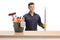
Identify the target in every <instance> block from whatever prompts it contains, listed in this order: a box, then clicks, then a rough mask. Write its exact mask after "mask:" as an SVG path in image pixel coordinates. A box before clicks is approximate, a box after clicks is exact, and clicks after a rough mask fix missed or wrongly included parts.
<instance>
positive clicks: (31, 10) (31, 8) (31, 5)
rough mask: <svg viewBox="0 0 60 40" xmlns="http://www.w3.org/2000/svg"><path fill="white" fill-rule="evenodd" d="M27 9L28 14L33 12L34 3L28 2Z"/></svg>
mask: <svg viewBox="0 0 60 40" xmlns="http://www.w3.org/2000/svg"><path fill="white" fill-rule="evenodd" d="M28 8H29V10H30V12H34V3H33V2H30V3H29V4H28Z"/></svg>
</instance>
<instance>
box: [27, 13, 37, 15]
mask: <svg viewBox="0 0 60 40" xmlns="http://www.w3.org/2000/svg"><path fill="white" fill-rule="evenodd" d="M28 14H29V15H31V14H30V12H29V13H28ZM35 14H36V13H35V12H34V15H35Z"/></svg>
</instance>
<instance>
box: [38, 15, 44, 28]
mask: <svg viewBox="0 0 60 40" xmlns="http://www.w3.org/2000/svg"><path fill="white" fill-rule="evenodd" d="M38 25H39V26H41V27H42V28H44V27H43V23H42V22H41V18H40V16H39V18H38Z"/></svg>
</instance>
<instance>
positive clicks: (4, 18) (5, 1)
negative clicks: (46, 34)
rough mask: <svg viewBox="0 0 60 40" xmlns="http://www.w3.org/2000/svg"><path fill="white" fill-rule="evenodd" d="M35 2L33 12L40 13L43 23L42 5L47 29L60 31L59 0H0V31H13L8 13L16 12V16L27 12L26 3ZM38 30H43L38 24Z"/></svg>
mask: <svg viewBox="0 0 60 40" xmlns="http://www.w3.org/2000/svg"><path fill="white" fill-rule="evenodd" d="M29 2H34V3H35V12H36V13H37V14H39V15H40V17H41V20H42V23H44V7H46V11H47V12H46V14H47V16H46V17H47V18H46V19H47V27H46V30H47V31H60V18H59V17H60V15H59V14H60V6H59V3H60V1H59V0H0V31H5V30H6V31H14V29H13V26H12V25H13V23H12V18H11V16H8V14H9V13H13V12H16V13H17V16H23V15H24V14H26V13H28V11H29V10H28V3H29ZM38 30H39V31H43V29H42V28H41V27H39V26H38Z"/></svg>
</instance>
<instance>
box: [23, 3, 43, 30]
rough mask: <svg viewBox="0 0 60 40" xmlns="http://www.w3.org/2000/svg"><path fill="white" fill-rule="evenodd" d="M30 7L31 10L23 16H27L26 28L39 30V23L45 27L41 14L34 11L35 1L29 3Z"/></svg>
mask: <svg viewBox="0 0 60 40" xmlns="http://www.w3.org/2000/svg"><path fill="white" fill-rule="evenodd" d="M28 9H29V12H28V13H27V14H25V15H24V16H23V17H24V18H25V22H26V29H25V30H29V31H37V24H38V25H39V26H41V27H42V28H44V26H43V24H42V22H41V18H40V16H39V15H38V14H36V13H35V12H34V3H33V2H31V3H29V4H28Z"/></svg>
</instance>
